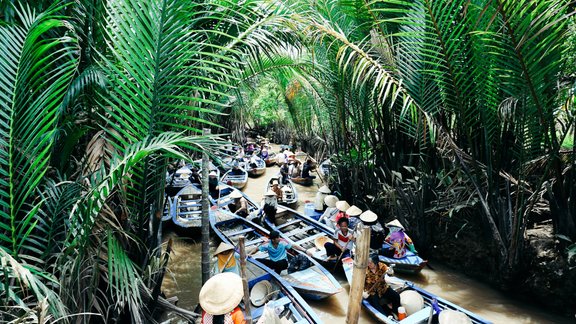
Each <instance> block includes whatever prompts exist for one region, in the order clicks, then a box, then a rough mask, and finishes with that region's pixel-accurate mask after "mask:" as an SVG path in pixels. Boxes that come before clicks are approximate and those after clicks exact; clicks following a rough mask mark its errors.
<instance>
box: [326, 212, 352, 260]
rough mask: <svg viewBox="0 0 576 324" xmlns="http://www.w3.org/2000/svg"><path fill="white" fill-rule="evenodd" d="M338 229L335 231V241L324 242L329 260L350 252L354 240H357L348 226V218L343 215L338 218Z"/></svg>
mask: <svg viewBox="0 0 576 324" xmlns="http://www.w3.org/2000/svg"><path fill="white" fill-rule="evenodd" d="M338 227H339V228H338V229H337V230H336V231H335V232H334V237H333V238H332V240H333V242H326V243H324V248H325V249H326V256H327V259H326V260H327V261H331V260H336V259H337V258H338V256H340V255H342V256H344V254H346V253H348V254H349V253H350V248H352V244H351V243H352V242H353V241H354V240H355V238H354V234H353V233H352V231H351V230H350V229H349V228H348V218H346V217H342V218H340V219H339V220H338Z"/></svg>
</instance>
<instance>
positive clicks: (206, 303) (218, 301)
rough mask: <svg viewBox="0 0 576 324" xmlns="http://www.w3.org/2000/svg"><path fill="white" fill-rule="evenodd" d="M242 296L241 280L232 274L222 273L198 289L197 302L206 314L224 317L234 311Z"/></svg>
mask: <svg viewBox="0 0 576 324" xmlns="http://www.w3.org/2000/svg"><path fill="white" fill-rule="evenodd" d="M243 296H244V288H243V287H242V278H240V276H239V275H237V274H235V273H233V272H224V273H219V274H217V275H215V276H213V277H212V278H210V279H208V281H206V283H205V284H204V286H202V289H200V296H199V300H200V306H201V307H202V309H203V310H204V311H205V312H206V313H208V314H212V315H224V314H227V313H229V312H231V311H232V310H234V308H236V306H238V304H239V303H240V301H241V300H242V297H243Z"/></svg>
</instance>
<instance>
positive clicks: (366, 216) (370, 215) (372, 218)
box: [360, 210, 378, 225]
mask: <svg viewBox="0 0 576 324" xmlns="http://www.w3.org/2000/svg"><path fill="white" fill-rule="evenodd" d="M360 220H361V221H362V223H364V224H366V225H372V224H374V223H376V221H377V220H378V215H376V214H375V213H374V212H373V211H371V210H367V211H365V212H363V213H362V214H360Z"/></svg>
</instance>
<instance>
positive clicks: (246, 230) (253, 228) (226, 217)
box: [210, 209, 342, 300]
mask: <svg viewBox="0 0 576 324" xmlns="http://www.w3.org/2000/svg"><path fill="white" fill-rule="evenodd" d="M210 225H211V226H212V229H213V230H214V232H215V233H216V235H218V236H219V237H220V239H221V240H222V241H224V242H226V243H228V244H231V245H237V242H238V238H239V237H240V236H244V237H245V238H246V243H245V245H246V249H247V250H251V249H253V248H254V247H256V246H258V245H260V244H261V243H262V242H263V241H264V240H263V239H264V237H267V236H268V234H269V232H268V231H267V230H266V229H264V228H262V227H260V226H258V225H257V224H255V223H253V222H250V221H249V220H247V219H245V218H242V217H238V216H236V215H234V214H232V213H230V212H228V211H225V210H221V209H220V210H213V211H211V213H210ZM298 254H300V255H303V256H306V257H307V258H308V260H309V261H310V263H311V266H310V267H308V268H306V269H303V270H299V271H295V272H292V273H286V272H285V271H283V272H282V275H281V276H282V278H283V279H284V280H286V281H287V282H289V283H290V285H291V286H292V287H293V288H294V289H296V290H297V291H298V292H299V293H300V294H301V295H302V296H303V297H305V298H307V299H312V300H320V299H324V298H327V297H329V296H332V295H334V294H337V293H339V292H340V291H342V287H341V286H340V284H339V283H338V281H337V280H336V279H335V278H334V277H333V276H332V274H331V273H330V272H328V270H326V269H325V268H324V267H322V266H321V265H320V264H319V263H318V262H316V261H315V260H314V259H313V258H310V257H308V256H307V255H306V254H305V253H301V252H298V251H295V250H293V249H292V250H290V251H289V255H290V256H291V257H295V256H296V255H298ZM267 257H268V254H267V253H265V252H260V251H259V252H258V253H256V254H255V255H254V258H264V259H265V258H267ZM253 260H254V259H253V258H251V257H250V258H248V261H249V262H252V261H253ZM270 271H271V272H274V271H273V270H270Z"/></svg>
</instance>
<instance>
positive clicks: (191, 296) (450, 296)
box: [163, 167, 575, 324]
mask: <svg viewBox="0 0 576 324" xmlns="http://www.w3.org/2000/svg"><path fill="white" fill-rule="evenodd" d="M277 172H278V168H277V167H273V168H268V169H267V171H266V173H265V174H264V175H262V176H260V177H259V178H251V179H250V180H249V181H248V184H247V185H246V187H245V188H244V189H243V191H244V192H245V193H246V194H248V195H249V196H250V197H251V198H253V199H254V200H255V201H257V202H259V201H260V200H261V198H262V196H263V194H264V189H265V186H266V183H267V181H268V179H269V177H270V176H272V175H274V174H276V173H277ZM320 185H321V182H320V180H319V179H316V180H315V184H314V185H313V186H311V187H303V186H297V188H298V193H299V196H300V205H299V206H298V210H299V211H303V210H304V204H303V202H304V201H306V200H309V201H313V200H314V197H315V195H316V191H317V189H318V188H319V186H320ZM199 235H200V234H199V232H198V237H194V238H183V237H179V236H177V235H176V234H174V233H171V232H168V233H166V235H165V239H167V238H173V239H174V240H175V244H174V245H173V248H174V253H173V255H172V257H171V259H170V263H169V268H170V274H169V275H168V274H167V276H166V278H165V279H164V283H163V291H164V292H165V294H166V295H167V296H168V297H171V296H178V298H179V302H178V306H180V307H183V308H186V309H190V310H193V309H194V308H195V307H196V305H197V304H198V293H199V292H200V286H201V282H202V278H201V277H202V274H201V265H200V261H201V260H200V251H201V244H200V243H199V242H200V236H199ZM214 244H215V243H214ZM416 245H417V242H416ZM433 267H434V270H430V269H424V270H422V272H421V273H420V274H418V275H412V276H408V275H404V274H399V275H398V276H399V277H401V278H403V279H407V280H410V281H413V282H415V283H416V284H418V285H419V286H421V287H423V288H424V289H426V290H428V291H430V292H432V293H434V294H436V295H438V296H441V297H443V298H444V299H447V300H449V301H452V302H454V303H455V304H457V305H460V306H462V307H463V308H466V309H468V310H470V311H472V312H474V313H477V314H479V315H480V316H482V317H483V318H485V319H487V320H490V321H492V322H494V323H522V324H532V323H533V324H536V323H559V324H561V323H575V321H570V320H569V319H567V318H563V317H559V316H557V315H554V314H550V313H547V312H546V311H545V310H540V309H537V308H536V307H535V306H533V305H528V304H525V303H522V302H519V301H516V300H514V299H512V298H510V297H509V296H506V295H504V294H503V293H501V292H499V291H497V290H495V289H493V288H491V287H489V286H487V285H485V284H483V283H480V282H477V281H475V280H472V279H470V278H468V277H466V276H464V275H462V274H459V273H456V272H454V271H451V270H450V269H448V268H446V267H445V266H442V265H440V264H434V265H433ZM335 277H336V279H338V281H339V282H340V284H341V285H342V287H344V290H343V291H342V292H341V293H339V294H337V295H335V296H332V297H330V298H327V299H325V300H322V301H316V302H313V301H309V304H310V306H312V308H313V309H314V310H315V311H316V313H317V314H318V316H319V317H320V318H321V319H322V320H323V321H324V322H325V323H333V324H334V323H345V319H346V310H347V305H348V291H349V285H348V283H347V282H346V278H345V277H344V275H343V274H342V275H336V276H335ZM374 322H375V320H374V319H373V318H372V317H370V315H369V314H368V313H366V312H364V310H363V309H362V310H361V314H360V320H359V323H374Z"/></svg>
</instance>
